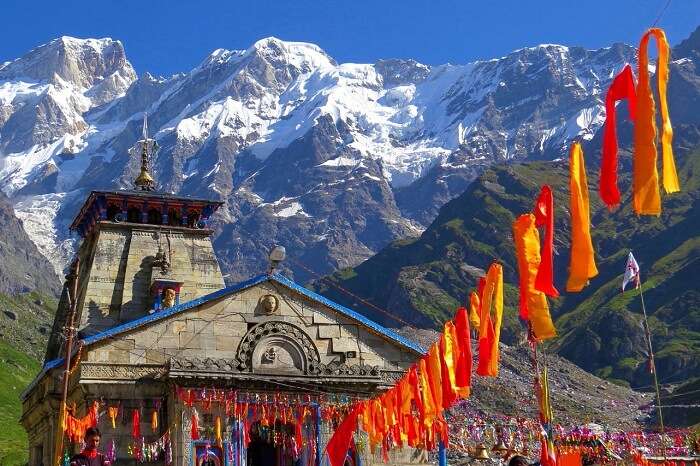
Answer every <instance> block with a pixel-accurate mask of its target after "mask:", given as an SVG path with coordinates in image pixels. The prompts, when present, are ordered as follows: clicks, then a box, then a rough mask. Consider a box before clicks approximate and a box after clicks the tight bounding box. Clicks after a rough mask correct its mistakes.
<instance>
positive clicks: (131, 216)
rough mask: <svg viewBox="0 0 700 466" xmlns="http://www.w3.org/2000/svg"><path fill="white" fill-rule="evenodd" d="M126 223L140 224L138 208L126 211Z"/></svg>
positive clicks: (139, 210)
mask: <svg viewBox="0 0 700 466" xmlns="http://www.w3.org/2000/svg"><path fill="white" fill-rule="evenodd" d="M126 221H127V222H130V223H141V209H139V208H138V207H130V208H129V210H127V211H126Z"/></svg>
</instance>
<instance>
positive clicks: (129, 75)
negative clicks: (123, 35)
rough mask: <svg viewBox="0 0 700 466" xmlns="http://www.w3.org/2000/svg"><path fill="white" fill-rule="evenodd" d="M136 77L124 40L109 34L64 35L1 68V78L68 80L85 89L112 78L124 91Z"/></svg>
mask: <svg viewBox="0 0 700 466" xmlns="http://www.w3.org/2000/svg"><path fill="white" fill-rule="evenodd" d="M135 79H136V74H135V72H134V69H133V68H132V66H131V64H130V63H129V62H128V61H127V59H126V54H125V52H124V47H123V46H122V44H121V42H119V41H114V40H112V39H109V38H105V39H76V38H74V37H67V36H64V37H60V38H58V39H54V40H52V41H51V42H49V43H48V44H44V45H41V46H39V47H37V48H35V49H34V50H32V51H31V52H29V53H28V54H27V55H25V56H23V57H21V58H18V59H17V60H15V61H13V62H10V63H9V64H8V65H6V66H5V67H3V68H2V69H0V80H24V81H37V82H45V83H53V84H62V83H63V82H67V83H70V84H72V85H74V86H76V87H77V88H80V89H83V90H87V89H89V88H91V87H93V86H94V85H96V84H99V83H101V82H102V81H105V80H108V81H111V82H112V83H114V84H117V85H118V88H119V90H120V91H121V92H123V91H124V90H126V88H127V87H128V86H129V84H131V82H132V81H134V80H135ZM115 96H116V94H115V95H113V96H112V97H115Z"/></svg>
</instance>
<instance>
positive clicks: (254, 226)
mask: <svg viewBox="0 0 700 466" xmlns="http://www.w3.org/2000/svg"><path fill="white" fill-rule="evenodd" d="M633 57H634V48H633V47H631V46H627V45H623V44H615V45H613V46H611V47H607V48H603V49H599V50H584V49H582V48H578V47H565V46H560V45H541V46H538V47H532V48H526V49H521V50H517V51H514V52H512V53H511V54H509V55H507V56H505V57H501V58H497V59H493V60H488V61H481V62H475V63H469V64H466V65H450V64H446V65H440V66H432V67H431V66H426V65H423V64H420V63H417V62H415V61H412V60H382V61H379V62H377V63H375V64H338V63H336V62H335V61H334V60H333V59H332V57H330V56H328V55H327V54H326V53H325V52H324V51H323V50H321V49H320V48H319V47H318V46H316V45H313V44H306V43H296V42H284V41H281V40H278V39H275V38H267V39H263V40H260V41H258V42H256V43H255V44H253V45H252V46H251V47H249V48H248V49H246V50H241V51H231V50H216V51H214V52H213V53H212V54H211V55H210V56H208V57H207V58H206V59H205V60H204V61H202V63H200V64H199V65H198V66H197V67H195V68H194V69H193V70H191V71H189V72H187V73H182V74H178V75H175V76H172V77H169V78H158V77H154V76H151V75H150V74H148V73H145V74H143V75H142V76H140V77H137V76H136V74H135V72H134V70H133V68H132V67H131V65H130V64H129V62H128V60H127V58H126V54H125V52H124V48H123V47H122V45H121V43H119V42H118V41H113V40H111V39H74V38H68V37H63V38H60V39H56V40H54V41H52V42H50V43H48V44H46V45H43V46H41V47H39V48H37V49H35V50H33V51H31V52H29V53H28V54H27V55H25V56H23V57H20V58H18V59H16V60H14V61H11V62H8V63H6V64H4V65H3V66H2V67H1V68H0V180H1V181H2V186H3V188H2V189H3V191H4V192H5V193H6V194H7V195H8V196H9V197H10V198H11V199H12V202H13V204H14V205H15V208H16V210H17V212H18V215H19V216H20V217H21V218H22V219H23V220H24V222H25V227H26V229H27V231H28V233H29V234H30V236H31V237H32V238H33V240H34V241H35V242H36V243H37V245H38V247H39V249H40V250H41V251H42V252H43V253H44V254H45V255H46V256H47V257H48V258H49V259H50V260H51V262H52V263H53V264H54V266H55V268H56V270H60V269H62V267H63V266H64V265H65V264H66V262H67V258H68V257H69V255H70V253H71V250H72V247H73V243H72V241H71V240H70V238H69V237H68V236H67V232H66V225H67V223H68V222H69V220H70V219H71V217H72V216H73V215H74V214H75V212H76V210H77V208H78V205H79V203H80V201H81V200H82V199H83V198H84V196H85V193H86V191H87V190H89V189H94V188H130V187H131V180H132V179H133V177H134V174H135V171H136V169H137V163H138V162H137V160H135V159H133V158H131V159H130V158H129V155H128V149H129V148H130V147H132V146H133V145H134V143H135V141H136V140H137V138H138V136H139V130H140V128H141V123H142V120H143V117H144V114H145V113H147V114H148V115H149V126H150V128H151V129H152V132H154V133H155V137H156V138H157V140H158V142H159V144H160V146H161V150H160V152H159V154H158V156H157V158H156V160H155V163H154V166H155V169H154V170H155V175H156V178H157V180H158V182H159V184H160V187H161V189H163V190H164V191H167V192H175V193H178V194H183V195H197V196H209V197H214V198H217V199H221V200H224V201H226V205H225V207H224V208H223V209H222V210H221V211H220V213H219V215H218V216H217V218H216V219H215V221H214V223H215V225H214V226H215V227H216V231H217V236H216V249H217V251H218V252H219V253H220V257H221V258H222V261H223V264H222V265H223V267H224V269H225V273H228V274H230V275H229V276H230V280H232V281H235V280H237V279H241V278H244V277H247V276H249V275H250V274H251V273H254V272H257V271H260V270H261V269H263V268H264V267H265V253H266V251H267V250H268V248H269V246H270V245H271V244H272V243H275V242H276V243H281V244H285V245H286V246H287V248H288V251H289V253H290V255H291V256H292V257H294V258H296V259H297V260H298V261H299V262H301V263H303V264H306V266H308V267H309V268H311V269H313V270H315V271H317V272H324V273H326V272H331V271H333V270H335V269H337V268H340V267H347V266H351V265H355V264H357V263H359V262H361V261H362V260H364V259H366V258H368V257H370V256H371V255H372V254H374V253H375V252H377V251H378V250H380V249H381V248H382V247H384V246H385V245H386V244H388V243H389V242H390V241H391V240H395V239H397V238H402V237H406V236H409V235H416V234H418V233H419V232H420V231H422V229H423V228H425V226H426V225H428V224H429V223H430V222H431V221H432V219H433V218H434V216H435V215H436V213H437V209H438V208H439V207H440V206H441V205H442V204H443V203H444V202H446V201H448V200H449V199H451V198H453V197H454V196H456V195H458V194H460V193H461V192H462V191H463V190H464V188H465V187H466V186H467V185H468V184H469V182H470V181H471V180H472V179H474V177H475V176H477V175H478V174H479V173H480V172H481V171H483V169H484V168H485V167H487V166H489V165H491V164H492V163H494V162H498V161H509V160H519V159H524V158H532V157H537V158H544V159H551V158H556V157H559V156H561V155H562V153H563V151H564V149H565V145H566V141H568V140H569V139H570V138H571V137H574V136H581V137H583V138H584V139H590V138H591V137H593V135H594V134H595V132H596V130H597V129H598V128H599V127H600V125H601V122H602V120H603V116H604V115H603V114H604V109H603V104H602V93H603V92H604V89H605V88H606V87H607V85H608V83H609V81H610V79H611V78H612V76H613V74H614V73H615V72H616V71H617V70H619V69H620V68H621V66H622V65H623V64H624V63H625V62H628V61H632V60H633ZM289 264H291V265H290V270H289V272H290V273H294V274H295V275H297V278H298V279H302V280H304V279H306V278H309V275H308V274H306V273H305V272H304V270H303V269H301V268H300V267H298V266H296V265H294V263H293V262H290V263H289Z"/></svg>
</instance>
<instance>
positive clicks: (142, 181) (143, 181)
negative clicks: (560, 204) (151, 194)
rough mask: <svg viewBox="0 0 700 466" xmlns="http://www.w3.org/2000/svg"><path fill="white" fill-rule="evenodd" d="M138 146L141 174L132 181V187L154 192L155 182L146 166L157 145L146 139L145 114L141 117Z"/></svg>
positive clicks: (146, 120) (146, 122)
mask: <svg viewBox="0 0 700 466" xmlns="http://www.w3.org/2000/svg"><path fill="white" fill-rule="evenodd" d="M138 144H139V145H140V146H141V172H140V173H139V176H137V177H136V179H135V180H134V185H135V186H136V188H137V189H140V190H141V191H155V189H156V182H155V180H154V179H153V177H152V176H151V174H150V173H149V170H148V165H149V162H150V160H149V159H150V157H152V156H153V155H155V152H156V150H157V149H158V143H156V140H155V139H151V138H149V137H148V116H147V115H146V114H145V113H144V115H143V139H141V140H139V141H138Z"/></svg>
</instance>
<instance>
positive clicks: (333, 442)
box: [326, 404, 360, 466]
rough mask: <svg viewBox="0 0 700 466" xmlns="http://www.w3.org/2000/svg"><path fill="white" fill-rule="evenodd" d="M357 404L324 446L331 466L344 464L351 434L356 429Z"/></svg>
mask: <svg viewBox="0 0 700 466" xmlns="http://www.w3.org/2000/svg"><path fill="white" fill-rule="evenodd" d="M359 406H360V405H359V404H358V405H355V406H354V407H353V408H352V411H350V414H348V415H347V416H346V417H345V419H344V420H343V422H341V423H340V425H339V426H338V428H337V429H336V430H335V433H334V434H333V437H331V439H330V441H329V442H328V446H326V453H327V454H328V460H329V461H330V463H331V466H343V464H344V463H345V457H346V456H347V454H348V449H349V448H350V441H351V440H352V434H353V433H354V432H355V429H356V427H357V415H358V413H359Z"/></svg>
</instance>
